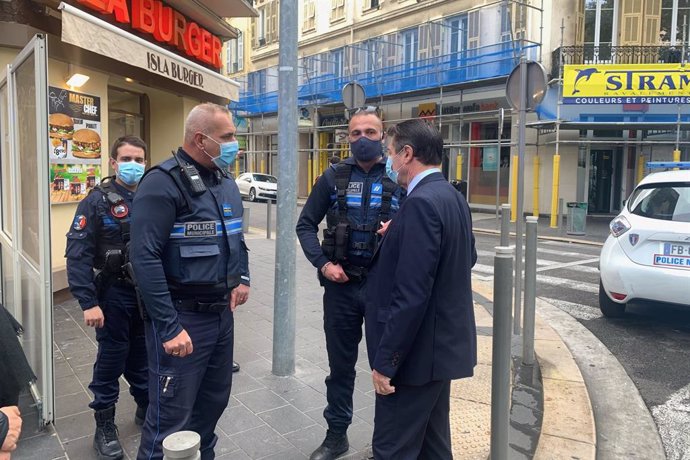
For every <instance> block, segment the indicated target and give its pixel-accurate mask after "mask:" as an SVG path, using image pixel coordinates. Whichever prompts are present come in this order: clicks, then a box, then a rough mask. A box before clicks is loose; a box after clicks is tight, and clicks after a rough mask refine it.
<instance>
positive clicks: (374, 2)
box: [364, 0, 383, 10]
mask: <svg viewBox="0 0 690 460" xmlns="http://www.w3.org/2000/svg"><path fill="white" fill-rule="evenodd" d="M381 3H383V0H364V9H365V10H377V9H379V8H380V6H381Z"/></svg>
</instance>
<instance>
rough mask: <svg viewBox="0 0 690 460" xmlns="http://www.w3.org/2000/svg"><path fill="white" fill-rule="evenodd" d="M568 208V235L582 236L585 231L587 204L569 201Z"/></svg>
mask: <svg viewBox="0 0 690 460" xmlns="http://www.w3.org/2000/svg"><path fill="white" fill-rule="evenodd" d="M567 207H568V230H567V231H566V233H567V234H568V235H584V234H585V231H586V230H587V203H584V202H578V201H570V202H568V203H567Z"/></svg>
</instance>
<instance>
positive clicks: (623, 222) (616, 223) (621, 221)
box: [609, 216, 632, 238]
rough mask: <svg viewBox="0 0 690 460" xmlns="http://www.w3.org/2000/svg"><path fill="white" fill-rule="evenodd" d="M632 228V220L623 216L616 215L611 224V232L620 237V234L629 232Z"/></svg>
mask: <svg viewBox="0 0 690 460" xmlns="http://www.w3.org/2000/svg"><path fill="white" fill-rule="evenodd" d="M631 228H632V227H631V225H630V222H628V219H626V218H625V217H623V216H618V217H616V218H615V219H613V220H612V221H611V223H610V224H609V229H611V234H612V235H613V236H614V237H616V238H618V237H619V236H621V235H622V234H623V233H625V232H627V231H628V230H630V229H631Z"/></svg>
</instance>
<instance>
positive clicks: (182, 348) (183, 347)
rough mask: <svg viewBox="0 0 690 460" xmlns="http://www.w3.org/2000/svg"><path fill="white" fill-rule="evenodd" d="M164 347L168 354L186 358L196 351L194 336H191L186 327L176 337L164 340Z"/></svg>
mask: <svg viewBox="0 0 690 460" xmlns="http://www.w3.org/2000/svg"><path fill="white" fill-rule="evenodd" d="M163 349H164V350H165V352H166V353H167V354H169V355H173V356H175V357H176V358H184V357H185V356H187V355H191V354H192V351H194V347H192V338H191V337H189V334H187V331H185V330H184V329H182V332H180V333H179V334H177V335H176V336H175V337H174V338H172V339H170V340H168V341H167V342H163Z"/></svg>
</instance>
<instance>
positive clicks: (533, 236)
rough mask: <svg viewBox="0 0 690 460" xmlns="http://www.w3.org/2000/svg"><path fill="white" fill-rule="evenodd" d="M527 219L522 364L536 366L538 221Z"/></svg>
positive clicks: (533, 218)
mask: <svg viewBox="0 0 690 460" xmlns="http://www.w3.org/2000/svg"><path fill="white" fill-rule="evenodd" d="M538 220H539V219H538V218H537V217H534V216H529V217H527V226H526V227H527V231H526V233H527V238H526V241H525V312H524V313H525V314H524V315H523V323H522V332H523V334H522V363H523V364H525V365H527V366H531V365H533V364H534V308H535V306H534V303H535V299H536V295H537V221H538Z"/></svg>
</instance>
